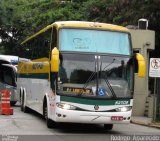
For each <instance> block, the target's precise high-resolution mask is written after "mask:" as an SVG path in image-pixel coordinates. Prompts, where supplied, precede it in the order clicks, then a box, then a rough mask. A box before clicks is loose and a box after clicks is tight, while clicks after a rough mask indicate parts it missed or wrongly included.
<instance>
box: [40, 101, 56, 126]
mask: <svg viewBox="0 0 160 141" xmlns="http://www.w3.org/2000/svg"><path fill="white" fill-rule="evenodd" d="M47 109H48V108H47V101H46V99H45V100H44V103H43V116H44V119H45V120H46V124H47V127H48V128H52V127H56V123H55V122H54V121H52V120H51V119H49V118H48V110H47Z"/></svg>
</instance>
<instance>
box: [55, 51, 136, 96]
mask: <svg viewBox="0 0 160 141" xmlns="http://www.w3.org/2000/svg"><path fill="white" fill-rule="evenodd" d="M99 58H100V59H99V61H97V60H96V59H95V55H93V54H73V53H72V54H71V53H61V55H60V71H59V77H58V93H59V94H64V95H72V96H85V97H86V96H87V97H99V98H115V97H116V98H122V97H123V98H124V97H125V98H129V97H132V94H133V93H132V92H133V87H132V86H133V84H132V81H133V67H132V63H130V59H129V58H122V57H111V56H106V55H105V56H103V55H101V56H99ZM97 66H98V67H97ZM97 68H98V69H97Z"/></svg>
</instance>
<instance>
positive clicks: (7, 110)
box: [0, 89, 13, 115]
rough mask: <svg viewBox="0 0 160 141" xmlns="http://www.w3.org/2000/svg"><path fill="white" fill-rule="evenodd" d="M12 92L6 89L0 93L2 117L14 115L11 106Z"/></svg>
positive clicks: (0, 112)
mask: <svg viewBox="0 0 160 141" xmlns="http://www.w3.org/2000/svg"><path fill="white" fill-rule="evenodd" d="M10 96H11V92H10V91H9V90H7V89H4V90H2V91H1V92H0V97H1V98H0V100H1V101H0V103H1V104H0V114H1V115H13V108H11V106H10Z"/></svg>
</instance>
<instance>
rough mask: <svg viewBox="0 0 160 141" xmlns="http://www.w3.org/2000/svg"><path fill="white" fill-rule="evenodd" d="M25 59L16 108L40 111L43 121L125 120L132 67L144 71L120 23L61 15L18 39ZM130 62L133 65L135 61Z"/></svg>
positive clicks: (107, 122) (108, 126)
mask: <svg viewBox="0 0 160 141" xmlns="http://www.w3.org/2000/svg"><path fill="white" fill-rule="evenodd" d="M22 46H23V47H24V48H25V50H26V54H27V55H28V61H20V60H19V64H18V80H17V89H18V92H19V95H20V97H21V110H22V111H24V112H27V111H28V110H29V109H32V110H35V111H36V112H38V113H40V114H42V115H43V116H44V117H45V119H46V123H47V127H48V128H51V127H55V125H56V123H59V122H63V123H64V122H72V123H87V124H104V128H105V129H106V130H111V129H112V128H113V124H119V123H122V124H125V123H130V119H131V113H132V106H133V90H134V73H135V72H136V73H138V76H139V77H144V75H145V60H144V58H143V56H142V55H141V54H133V50H132V43H131V36H130V33H129V30H128V29H127V28H125V27H122V26H118V25H112V24H106V23H95V22H83V21H62V22H55V23H53V24H51V25H48V26H47V27H45V28H44V29H42V30H40V31H39V32H37V33H35V34H34V35H32V36H30V37H29V38H27V39H26V40H24V41H23V42H22ZM135 66H136V67H135Z"/></svg>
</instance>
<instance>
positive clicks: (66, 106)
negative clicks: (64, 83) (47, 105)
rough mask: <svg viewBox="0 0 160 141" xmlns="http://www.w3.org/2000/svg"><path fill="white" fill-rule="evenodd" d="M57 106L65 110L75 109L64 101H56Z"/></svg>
mask: <svg viewBox="0 0 160 141" xmlns="http://www.w3.org/2000/svg"><path fill="white" fill-rule="evenodd" d="M56 105H57V107H59V108H61V109H65V110H75V109H76V107H75V106H72V105H70V104H66V103H56Z"/></svg>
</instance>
